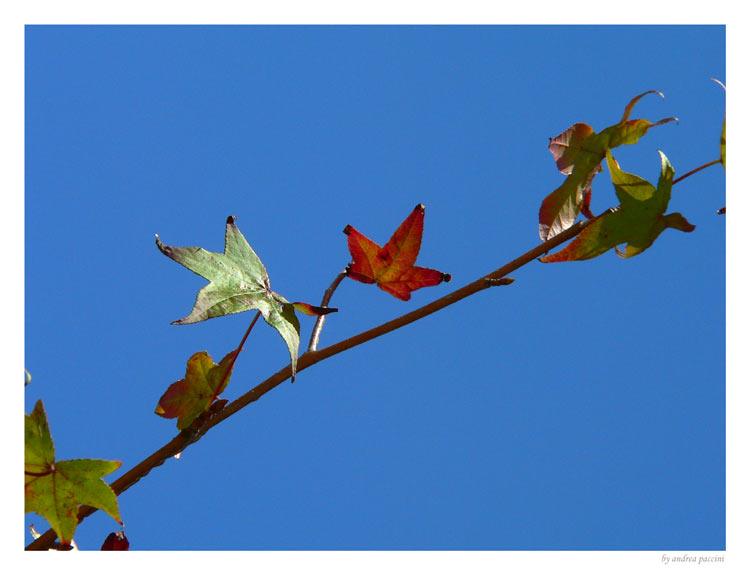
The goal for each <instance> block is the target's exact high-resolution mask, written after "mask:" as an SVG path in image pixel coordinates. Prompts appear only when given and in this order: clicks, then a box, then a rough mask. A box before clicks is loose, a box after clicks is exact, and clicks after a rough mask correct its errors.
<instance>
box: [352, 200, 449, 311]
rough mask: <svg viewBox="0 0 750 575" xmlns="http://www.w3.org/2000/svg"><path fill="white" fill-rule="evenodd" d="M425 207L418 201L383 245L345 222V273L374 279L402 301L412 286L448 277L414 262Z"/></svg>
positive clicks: (434, 283) (369, 279) (417, 286)
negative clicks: (347, 258) (348, 257)
mask: <svg viewBox="0 0 750 575" xmlns="http://www.w3.org/2000/svg"><path fill="white" fill-rule="evenodd" d="M424 210H425V207H424V206H423V205H422V204H418V205H417V207H415V208H414V210H413V211H412V212H411V214H409V217H408V218H406V219H405V220H404V221H403V222H402V223H401V225H400V226H399V227H398V229H397V230H396V231H395V232H394V233H393V236H392V237H391V239H390V240H388V243H387V244H385V245H384V246H383V247H382V248H381V247H380V246H379V245H378V244H376V243H375V242H373V241H372V240H371V239H369V238H368V237H366V236H364V235H362V234H361V233H359V232H358V231H357V230H356V229H354V228H353V227H352V226H346V228H344V233H345V234H346V235H347V236H348V237H347V242H348V245H349V252H350V253H351V255H352V263H350V264H349V267H347V275H348V276H349V277H350V278H352V279H353V280H357V281H360V282H362V283H366V284H372V283H375V284H377V285H378V287H379V288H380V289H382V290H383V291H386V292H388V293H389V294H391V295H392V296H394V297H397V298H398V299H401V300H404V301H406V300H408V299H410V298H411V292H413V291H414V290H417V289H419V288H423V287H428V286H435V285H438V284H439V283H440V282H448V281H450V280H451V276H450V274H445V273H443V272H439V271H438V270H433V269H430V268H423V267H419V266H415V265H414V263H415V262H416V261H417V256H418V255H419V249H420V248H421V246H422V232H423V230H424Z"/></svg>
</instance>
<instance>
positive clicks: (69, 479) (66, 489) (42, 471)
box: [24, 400, 122, 546]
mask: <svg viewBox="0 0 750 575" xmlns="http://www.w3.org/2000/svg"><path fill="white" fill-rule="evenodd" d="M24 440H25V441H24V444H25V449H24V453H25V458H24V459H25V460H24V500H25V512H26V513H29V512H35V513H38V514H39V515H41V516H42V517H44V518H45V519H46V520H47V521H48V522H49V524H50V526H51V527H52V529H54V530H55V533H57V537H58V538H59V539H60V543H61V545H63V546H66V545H68V544H69V543H70V541H71V540H72V539H73V534H74V533H75V530H76V527H77V526H78V506H79V505H90V506H92V507H96V508H98V509H101V510H103V511H106V512H107V513H108V514H109V515H110V516H111V517H112V518H113V519H114V520H115V521H117V522H118V523H120V524H122V520H121V519H120V511H119V508H118V506H117V496H116V495H115V492H114V491H112V488H111V487H110V486H109V485H107V483H105V482H104V481H102V479H101V477H103V476H105V475H108V474H110V473H112V472H113V471H115V470H116V469H117V468H119V467H120V465H121V462H119V461H105V460H102V459H71V460H68V461H55V446H54V444H53V442H52V436H51V435H50V431H49V424H48V423H47V414H46V413H45V411H44V405H43V404H42V401H41V400H39V401H37V402H36V405H35V406H34V410H33V411H32V412H31V415H28V414H27V415H26V416H25V431H24Z"/></svg>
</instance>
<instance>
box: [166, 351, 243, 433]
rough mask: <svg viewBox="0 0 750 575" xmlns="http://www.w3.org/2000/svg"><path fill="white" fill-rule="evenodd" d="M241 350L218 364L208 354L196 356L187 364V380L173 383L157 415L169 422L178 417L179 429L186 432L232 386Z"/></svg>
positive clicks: (230, 354)
mask: <svg viewBox="0 0 750 575" xmlns="http://www.w3.org/2000/svg"><path fill="white" fill-rule="evenodd" d="M237 353H238V351H237V350H234V351H231V352H229V353H228V354H227V355H226V356H225V357H224V359H222V360H221V362H219V363H218V364H216V363H214V362H213V360H212V359H211V356H210V355H208V353H206V352H205V351H199V352H198V353H194V354H193V355H192V356H191V357H190V359H189V360H188V362H187V369H186V370H185V379H181V380H179V381H176V382H174V383H173V384H172V385H170V386H169V387H168V388H167V391H165V392H164V395H162V396H161V399H159V403H158V404H157V406H156V410H155V413H156V415H160V416H161V417H164V418H166V419H172V418H175V417H177V418H178V419H177V429H179V430H180V431H182V430H183V429H187V428H188V427H190V425H191V424H192V423H193V421H195V418H196V417H198V416H199V415H200V414H201V413H203V412H204V411H207V410H208V408H209V407H211V404H212V403H213V402H214V400H215V399H216V398H217V397H218V396H219V394H220V393H222V392H223V391H224V390H225V389H226V387H227V384H228V383H229V379H230V377H231V371H232V368H233V367H234V359H235V356H236V355H237Z"/></svg>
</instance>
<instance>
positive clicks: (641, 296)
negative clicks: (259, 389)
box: [24, 26, 725, 550]
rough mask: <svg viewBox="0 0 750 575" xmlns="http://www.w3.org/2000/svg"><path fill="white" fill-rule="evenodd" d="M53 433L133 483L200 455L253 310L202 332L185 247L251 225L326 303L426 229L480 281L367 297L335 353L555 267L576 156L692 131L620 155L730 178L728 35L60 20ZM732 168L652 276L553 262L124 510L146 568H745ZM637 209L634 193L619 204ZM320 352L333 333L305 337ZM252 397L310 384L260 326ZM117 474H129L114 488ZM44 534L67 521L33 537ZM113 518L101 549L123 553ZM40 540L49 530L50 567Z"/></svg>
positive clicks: (36, 58)
mask: <svg viewBox="0 0 750 575" xmlns="http://www.w3.org/2000/svg"><path fill="white" fill-rule="evenodd" d="M25 40H26V69H25V73H26V158H25V159H26V182H25V183H26V194H25V232H26V237H25V241H26V244H25V265H26V274H25V290H26V291H25V298H26V312H25V313H26V317H25V320H26V322H25V327H26V332H25V335H26V341H25V348H26V353H25V364H26V367H27V368H28V369H29V371H30V372H31V373H32V375H33V381H32V383H31V384H30V385H29V386H28V387H27V388H26V394H25V395H26V410H27V411H30V410H31V409H32V408H33V404H34V402H35V401H36V400H37V399H39V398H42V399H43V401H44V403H45V406H46V409H47V413H48V416H49V420H50V426H51V430H52V433H53V437H54V439H55V444H56V448H57V455H58V458H60V459H72V458H78V457H96V458H104V459H117V460H121V461H122V462H123V470H125V469H128V468H130V467H131V466H132V465H134V464H136V463H137V462H139V461H140V460H141V459H143V458H144V457H145V456H147V455H149V454H150V453H151V452H153V451H154V450H155V449H157V448H158V447H160V446H161V445H163V444H164V443H166V442H167V441H168V440H169V439H171V438H172V437H173V436H174V435H175V433H176V432H177V430H176V428H175V424H174V421H172V420H164V419H162V418H159V417H157V416H156V415H154V413H153V410H154V408H155V407H156V403H157V401H158V399H159V397H160V395H161V394H162V393H163V391H164V390H165V389H166V387H167V386H168V385H169V384H170V383H172V382H173V381H175V380H177V379H180V378H182V377H183V375H184V369H185V362H186V361H187V358H188V357H189V356H190V355H191V354H192V353H194V352H196V351H200V350H206V351H208V353H209V354H211V355H212V356H213V357H214V359H218V358H220V357H222V356H223V355H224V354H225V353H227V352H228V351H230V350H231V349H233V348H234V347H235V346H236V345H237V344H238V342H239V340H240V338H241V337H242V334H243V333H244V330H245V328H246V327H247V325H248V323H249V322H250V321H251V319H252V314H240V315H235V316H231V317H226V318H219V319H213V320H210V321H207V322H203V323H200V324H196V325H190V326H172V325H170V322H171V321H173V320H175V319H178V318H180V317H183V316H185V315H187V313H188V312H189V311H190V309H191V307H192V304H193V301H194V298H195V293H196V292H197V290H198V289H200V288H201V287H202V286H203V285H204V284H205V282H204V281H203V280H202V279H201V278H199V277H197V276H195V275H193V274H191V273H189V272H188V271H186V270H185V269H184V268H182V267H180V266H179V265H177V264H175V263H174V262H172V261H170V260H169V259H167V258H166V257H164V256H163V255H162V254H160V253H159V252H158V250H157V249H156V246H155V245H154V233H159V235H160V236H161V238H162V240H163V241H164V242H165V243H167V244H171V245H197V246H202V247H205V248H207V249H211V250H214V251H221V250H222V248H223V233H224V221H225V220H226V217H227V216H228V215H230V214H231V215H235V216H237V218H238V219H237V224H238V226H239V228H240V229H241V230H242V231H243V233H244V234H245V236H246V237H247V239H248V241H249V242H250V243H251V244H252V246H253V247H254V249H255V251H256V252H257V253H258V255H259V256H260V258H261V259H262V260H263V262H264V264H265V266H266V268H267V269H268V272H269V274H270V277H271V281H272V286H273V288H274V289H275V290H276V291H278V292H280V293H281V294H283V295H284V296H286V297H287V298H288V299H290V300H302V301H309V302H312V303H317V302H318V301H319V300H320V298H321V297H322V294H323V291H324V290H325V288H326V287H327V286H328V285H329V284H330V282H331V281H332V280H333V278H334V277H335V275H336V274H337V273H338V272H339V271H340V270H341V269H342V268H343V267H344V266H345V265H346V264H347V263H348V261H349V253H348V251H347V248H346V237H345V236H344V234H342V230H343V228H344V227H345V226H346V225H347V224H351V225H353V226H354V227H356V228H357V229H358V230H360V231H361V232H362V233H364V234H365V235H367V236H369V237H370V238H372V239H373V240H374V241H376V242H379V243H384V242H385V241H387V239H388V238H389V237H390V234H391V233H392V232H393V230H395V228H396V227H397V226H398V224H399V223H400V222H401V221H402V220H403V219H404V218H405V217H406V216H407V215H408V214H409V212H410V211H411V209H412V208H413V207H414V205H415V204H417V203H423V204H425V205H426V206H427V211H426V217H425V232H424V238H423V243H422V251H421V253H420V257H419V260H418V263H419V264H421V265H424V266H428V267H434V268H438V269H440V270H442V271H444V272H448V273H451V274H452V276H453V281H452V282H451V283H450V284H441V285H440V286H437V287H431V288H426V289H423V290H420V291H417V292H415V293H414V295H413V298H412V300H411V301H410V302H407V303H404V302H401V301H398V300H396V299H395V298H393V297H391V296H389V295H388V294H386V293H384V292H382V291H380V290H378V289H377V288H375V287H374V286H366V285H363V284H359V283H356V282H353V281H350V280H345V282H344V283H342V285H341V286H340V287H339V289H338V290H337V292H336V294H335V295H334V299H333V301H332V305H335V306H337V307H338V308H339V309H340V311H339V313H338V314H336V315H334V316H331V318H330V320H329V321H328V322H327V324H326V326H325V329H324V331H323V335H322V340H321V346H325V345H328V344H331V343H334V342H336V341H339V340H341V339H344V338H346V337H348V336H350V335H353V334H355V333H358V332H360V331H362V330H364V329H368V328H370V327H372V326H374V325H377V324H380V323H382V322H384V321H386V320H389V319H391V318H393V317H396V316H398V315H401V314H403V313H405V312H407V311H410V310H412V309H415V308H417V307H419V306H421V305H424V304H426V303H428V302H429V301H431V300H433V299H436V298H438V297H440V296H442V295H445V294H446V293H449V291H451V290H453V289H456V288H458V287H460V286H462V285H464V284H466V283H469V282H470V281H473V280H475V279H477V278H478V277H480V276H481V275H483V274H486V273H488V272H490V271H492V270H494V269H496V268H498V267H500V266H501V265H502V264H504V263H506V262H507V261H509V260H511V259H513V258H515V257H517V256H518V255H520V254H522V253H523V252H525V251H527V250H528V249H530V248H532V247H534V246H535V245H537V244H538V243H539V238H538V234H537V212H538V209H539V205H540V203H541V201H542V199H543V198H544V197H545V196H546V195H547V194H548V193H550V192H551V191H552V190H554V189H555V188H556V187H557V186H559V185H560V183H562V181H563V176H562V175H561V174H560V173H559V172H557V170H556V169H555V165H554V162H553V160H552V156H551V155H550V153H549V151H548V150H547V144H548V138H549V137H551V136H555V135H557V134H559V133H560V132H562V131H563V130H565V129H566V128H567V127H568V126H570V125H571V124H573V123H575V122H586V123H589V124H590V125H591V126H592V127H593V128H594V129H595V130H597V131H599V130H601V129H603V128H605V127H607V126H609V125H611V124H614V123H616V122H617V121H618V120H619V119H620V116H621V115H622V111H623V108H624V106H625V105H626V104H627V102H628V101H629V100H630V99H631V98H632V97H633V96H635V95H637V94H639V93H641V92H644V91H646V90H650V89H657V90H660V91H661V92H663V93H664V95H665V99H664V100H662V99H661V98H659V97H658V96H655V95H652V96H648V97H646V98H644V99H643V100H641V101H640V102H639V103H638V105H637V106H636V108H635V111H634V114H633V117H644V118H647V119H649V120H651V121H656V120H659V119H661V118H664V117H669V116H677V117H679V118H680V123H679V124H678V125H677V124H667V125H664V126H658V127H656V128H654V129H652V130H651V131H650V132H649V133H648V134H647V135H646V136H645V137H644V138H643V139H642V140H641V142H640V143H639V144H637V145H635V146H628V147H621V148H618V149H616V150H615V151H614V155H615V157H616V158H617V159H618V161H619V163H620V166H621V167H622V168H623V169H624V170H626V171H628V172H632V173H637V174H639V175H641V176H642V177H645V178H647V179H649V180H651V181H652V182H655V181H656V179H657V177H658V173H659V166H660V164H659V155H658V153H657V150H661V151H663V152H664V153H665V154H666V155H667V156H668V157H669V159H670V161H671V163H672V165H673V166H674V167H675V170H676V173H677V175H680V174H684V173H686V172H687V171H689V170H691V169H693V168H695V167H697V166H699V165H701V164H704V163H705V162H708V161H710V160H713V159H715V158H716V157H717V156H718V138H719V134H720V130H721V122H722V120H723V118H724V92H723V90H722V89H721V88H720V87H719V86H718V85H717V84H715V83H714V82H712V81H711V80H710V78H712V77H713V78H718V79H720V80H724V77H725V49H724V43H725V35H724V28H723V27H718V26H714V27H694V26H680V27H662V26H647V27H645V26H644V27H615V26H608V27H572V26H566V27H511V26H506V27H306V28H305V27H30V28H27V30H26V38H25ZM724 188H725V177H724V171H723V169H722V168H721V167H719V166H714V167H712V168H709V169H707V170H706V171H704V172H701V173H700V174H697V175H695V176H693V177H691V178H688V179H686V180H685V181H683V182H680V183H679V184H678V185H677V186H675V189H674V193H673V199H672V202H671V204H670V209H669V211H679V212H681V213H682V214H683V215H684V216H685V217H687V219H688V220H689V221H690V222H691V223H693V224H695V225H696V230H695V231H694V232H693V233H691V234H683V233H680V232H677V231H674V230H667V231H666V232H665V233H664V234H663V235H662V236H661V237H660V238H659V239H658V240H657V241H656V243H655V244H654V246H653V247H652V248H651V249H649V250H648V251H647V252H645V253H644V254H642V255H640V256H638V257H635V258H632V259H629V260H622V259H620V258H618V257H616V255H615V254H614V253H608V254H605V255H604V256H601V257H599V258H597V259H595V260H592V261H588V262H579V263H567V264H566V263H560V264H541V263H538V262H533V263H532V264H529V265H528V266H525V267H524V268H522V269H520V270H518V271H517V272H515V273H514V274H512V275H513V277H514V278H516V282H515V283H514V284H513V285H512V286H509V287H503V288H496V289H491V290H486V291H484V292H482V293H480V294H478V295H476V296H474V297H472V298H470V299H467V300H464V301H462V302H459V303H458V304H456V305H453V306H451V307H449V308H447V309H445V310H443V311H441V312H439V313H438V314H435V315H432V316H430V317H428V318H426V319H424V320H421V321H420V322H417V323H416V324H412V325H410V326H407V327H405V328H403V329H401V330H399V331H397V332H394V333H391V334H389V335H386V336H384V337H382V338H379V339H377V340H375V341H372V342H369V343H367V344H364V345H362V346H360V347H358V348H355V349H353V350H350V351H348V352H346V353H344V354H341V355H338V356H335V357H333V358H331V359H329V360H326V361H325V362H322V363H320V364H318V365H316V366H314V367H312V368H310V369H308V370H305V371H304V372H302V373H300V374H299V376H298V378H297V380H296V382H295V383H294V384H293V385H291V384H289V383H288V382H287V383H284V384H282V385H281V386H280V387H279V388H277V389H275V390H273V391H272V392H270V393H269V394H268V395H266V396H265V397H263V398H262V400H261V401H259V402H257V403H254V404H252V405H251V406H249V407H248V408H246V409H245V410H243V411H242V412H240V413H239V414H237V415H235V416H234V417H232V418H230V419H229V420H227V421H225V422H224V423H222V424H221V425H219V426H218V427H217V428H215V429H214V430H212V431H211V432H210V433H209V434H208V435H207V436H205V437H204V438H203V439H202V440H201V441H200V442H199V443H197V444H196V445H194V446H192V447H191V448H190V449H188V450H187V451H186V452H185V453H184V454H183V455H182V457H181V459H180V460H179V461H177V460H170V461H168V462H167V463H166V464H165V465H164V466H162V467H160V468H157V469H155V470H154V471H153V472H152V473H151V474H150V475H149V476H148V477H147V478H145V479H144V480H142V481H141V482H140V483H139V484H137V485H136V486H135V487H133V488H131V489H130V490H128V491H127V492H125V493H124V494H123V495H122V496H121V497H120V499H119V501H120V508H121V513H122V516H123V519H124V520H125V530H126V533H127V535H128V537H129V539H130V541H131V545H132V548H133V549H279V550H287V549H373V550H381V549H405V550H409V549H429V550H438V549H457V550H469V549H492V550H542V549H544V550H570V549H573V550H601V549H607V550H609V549H612V550H636V549H640V550H650V549H659V550H661V549H688V550H689V549H709V550H720V549H724V547H725V528H724V525H725V435H724V434H725V359H724V358H725V313H724V310H725V219H724V218H723V217H721V216H717V215H716V210H717V209H718V208H720V207H722V206H723V205H724V204H725V197H724ZM616 203H617V200H616V197H615V195H614V193H613V188H612V186H611V183H610V182H609V175H608V173H607V172H605V173H603V174H601V175H599V176H598V177H597V179H596V180H595V184H594V197H593V201H592V207H593V211H594V212H595V213H598V212H601V211H603V210H604V209H606V208H607V207H610V206H613V205H616ZM300 321H301V323H302V341H303V343H304V342H306V341H307V339H308V338H309V334H310V330H311V329H312V325H313V321H312V320H311V319H310V318H307V317H303V318H301V320H300ZM245 349H246V351H245V352H243V354H242V356H241V358H240V360H239V361H238V364H237V367H236V369H235V372H234V375H233V378H232V381H231V383H230V384H229V387H228V389H227V391H226V392H225V394H224V397H226V398H228V399H233V398H235V397H237V396H239V395H241V394H242V393H244V392H245V391H247V390H248V389H250V388H251V387H253V386H254V385H255V384H256V383H258V382H260V381H262V380H263V379H265V378H266V377H267V376H268V375H270V374H272V373H274V372H275V371H277V370H278V369H279V368H280V367H283V366H284V365H285V364H286V363H287V360H288V356H287V351H286V348H285V347H284V344H283V342H282V341H281V339H280V338H279V337H278V335H276V334H275V333H274V332H273V330H272V329H271V328H270V327H269V326H267V325H265V324H259V325H257V326H256V328H255V330H254V331H253V333H252V334H251V336H250V339H249V340H248V344H246V346H245ZM117 476H118V472H116V473H115V474H113V475H112V476H110V477H109V478H108V479H110V480H111V479H114V478H115V477H117ZM24 521H25V522H24V525H27V524H28V523H30V522H33V523H35V525H36V526H37V528H40V527H41V526H45V527H46V524H45V522H44V520H42V519H40V518H38V517H36V516H32V515H28V516H26V517H25V518H24ZM116 528H117V524H116V523H115V522H113V521H112V520H111V519H110V518H109V517H108V516H106V515H105V514H103V513H97V514H95V515H94V516H92V517H90V518H88V519H87V520H86V521H85V522H84V523H83V524H82V525H81V526H80V527H79V530H78V532H77V533H76V541H77V542H78V544H79V546H80V547H82V548H98V547H99V546H100V545H101V542H102V541H103V540H104V538H105V537H106V535H107V534H108V533H109V532H110V531H113V530H115V529H116ZM29 541H30V536H28V535H27V537H26V542H27V543H28V542H29Z"/></svg>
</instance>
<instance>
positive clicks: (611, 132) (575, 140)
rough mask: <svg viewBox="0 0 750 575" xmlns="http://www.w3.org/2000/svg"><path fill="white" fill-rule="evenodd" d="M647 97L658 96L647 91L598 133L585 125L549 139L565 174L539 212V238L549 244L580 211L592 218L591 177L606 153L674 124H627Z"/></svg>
mask: <svg viewBox="0 0 750 575" xmlns="http://www.w3.org/2000/svg"><path fill="white" fill-rule="evenodd" d="M646 94H659V95H660V96H662V98H663V97H664V96H663V95H662V93H661V92H658V91H656V90H649V91H648V92H644V93H643V94H639V95H638V96H636V97H635V98H633V99H632V100H631V101H630V102H629V103H628V105H627V106H626V107H625V112H624V113H623V115H622V118H621V119H620V121H619V122H618V123H617V124H614V125H612V126H610V127H608V128H606V129H604V130H602V131H601V132H599V133H596V132H594V129H593V128H592V127H591V126H589V125H588V124H583V123H578V124H573V125H572V126H571V127H570V128H568V129H567V130H565V131H564V132H563V133H562V134H560V135H559V136H557V137H555V138H551V139H550V144H549V150H550V152H552V156H553V157H554V159H555V163H556V164H557V169H558V170H560V172H561V173H563V174H566V175H567V176H568V177H567V178H565V181H564V182H563V184H562V185H561V186H560V187H559V188H557V189H556V190H555V191H554V192H552V193H551V194H550V195H548V196H547V197H546V198H545V199H544V201H543V202H542V206H541V208H540V209H539V236H540V237H541V238H542V240H545V241H546V240H548V239H550V238H551V237H553V236H556V235H557V234H559V233H560V232H562V231H564V230H566V229H568V228H569V227H570V226H572V225H573V223H574V222H575V220H576V218H577V217H578V214H579V213H580V212H581V211H583V212H584V214H585V215H586V216H587V217H589V218H590V217H593V215H592V214H591V212H590V211H589V210H588V205H589V201H590V199H591V184H592V182H593V180H594V176H596V174H598V173H599V172H601V171H602V167H601V163H602V161H603V160H604V158H605V157H606V154H607V152H608V151H609V150H610V149H612V148H616V147H617V146H622V145H626V144H635V143H636V142H637V141H638V140H639V139H640V137H641V136H643V135H644V134H645V133H646V132H648V130H649V129H650V128H653V127H654V126H659V125H660V124H666V123H667V122H672V121H676V120H677V118H664V119H663V120H659V121H658V122H656V123H651V122H649V121H648V120H644V119H642V118H641V119H637V120H630V119H629V118H630V114H631V112H632V111H633V107H634V106H635V104H636V102H638V100H640V99H641V98H642V97H643V96H645V95H646Z"/></svg>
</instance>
